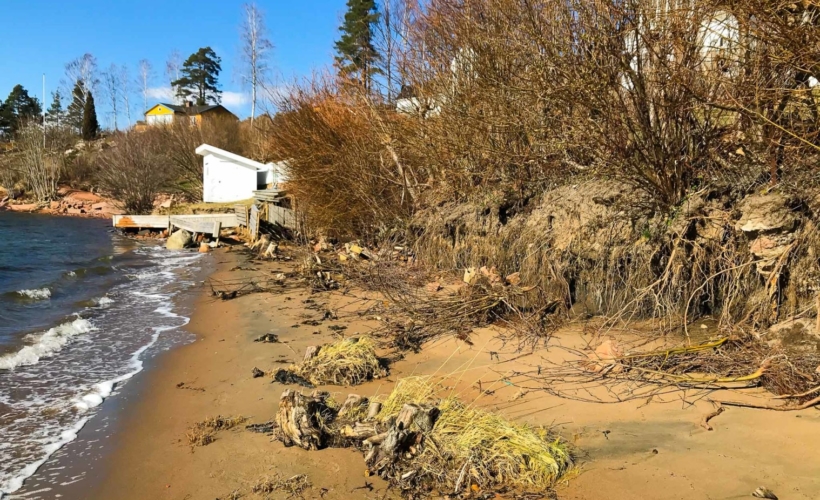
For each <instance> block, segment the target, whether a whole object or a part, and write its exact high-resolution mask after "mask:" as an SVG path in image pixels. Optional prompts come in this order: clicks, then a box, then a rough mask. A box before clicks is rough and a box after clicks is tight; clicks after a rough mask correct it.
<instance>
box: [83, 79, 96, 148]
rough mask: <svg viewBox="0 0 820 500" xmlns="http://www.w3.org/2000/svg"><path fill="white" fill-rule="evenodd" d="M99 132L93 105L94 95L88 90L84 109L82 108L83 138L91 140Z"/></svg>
mask: <svg viewBox="0 0 820 500" xmlns="http://www.w3.org/2000/svg"><path fill="white" fill-rule="evenodd" d="M99 133H100V124H99V122H98V121H97V108H96V106H94V95H93V94H92V93H91V91H89V92H88V98H87V99H86V100H85V109H84V110H83V140H84V141H92V140H94V139H96V138H97V134H99Z"/></svg>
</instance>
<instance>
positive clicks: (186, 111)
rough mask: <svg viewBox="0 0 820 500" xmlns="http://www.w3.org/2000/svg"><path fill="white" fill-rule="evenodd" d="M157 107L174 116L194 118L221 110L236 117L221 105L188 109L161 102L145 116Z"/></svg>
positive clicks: (190, 107) (189, 107)
mask: <svg viewBox="0 0 820 500" xmlns="http://www.w3.org/2000/svg"><path fill="white" fill-rule="evenodd" d="M157 106H164V107H166V108H168V109H170V110H171V111H173V112H174V113H175V114H176V113H179V114H182V115H192V116H196V115H201V114H204V113H208V112H209V111H216V110H222V111H224V112H226V113H230V114H231V115H233V116H234V117H236V115H234V114H233V113H231V112H230V111H229V110H228V108H226V107H225V106H223V105H221V104H206V105H204V106H196V105H192V106H188V107H186V106H184V105H183V106H178V105H176V104H168V103H164V102H161V103H159V104H157V105H155V106H152V107H151V108H150V109H149V110H148V111H146V112H145V113H146V114H147V113H148V112H149V111H151V110H152V109H154V108H156V107H157ZM237 119H238V118H237Z"/></svg>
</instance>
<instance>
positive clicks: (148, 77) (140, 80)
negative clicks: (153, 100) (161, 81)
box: [137, 59, 154, 112]
mask: <svg viewBox="0 0 820 500" xmlns="http://www.w3.org/2000/svg"><path fill="white" fill-rule="evenodd" d="M153 79H154V67H153V66H152V65H151V61H149V60H148V59H142V60H140V62H139V66H138V69H137V85H139V89H140V93H141V94H142V111H143V112H145V111H147V110H148V90H149V89H150V88H151V81H152V80H153Z"/></svg>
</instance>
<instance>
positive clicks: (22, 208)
mask: <svg viewBox="0 0 820 500" xmlns="http://www.w3.org/2000/svg"><path fill="white" fill-rule="evenodd" d="M9 210H13V211H15V212H31V211H32V210H37V204H36V203H26V204H24V205H9Z"/></svg>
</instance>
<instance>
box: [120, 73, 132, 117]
mask: <svg viewBox="0 0 820 500" xmlns="http://www.w3.org/2000/svg"><path fill="white" fill-rule="evenodd" d="M119 83H120V98H121V99H122V105H123V107H124V108H125V119H126V120H128V128H131V123H132V122H131V74H130V71H128V65H127V64H123V65H122V66H120V82H119Z"/></svg>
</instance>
